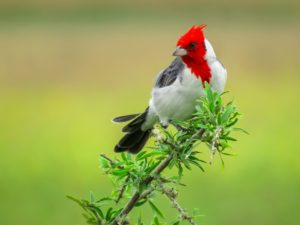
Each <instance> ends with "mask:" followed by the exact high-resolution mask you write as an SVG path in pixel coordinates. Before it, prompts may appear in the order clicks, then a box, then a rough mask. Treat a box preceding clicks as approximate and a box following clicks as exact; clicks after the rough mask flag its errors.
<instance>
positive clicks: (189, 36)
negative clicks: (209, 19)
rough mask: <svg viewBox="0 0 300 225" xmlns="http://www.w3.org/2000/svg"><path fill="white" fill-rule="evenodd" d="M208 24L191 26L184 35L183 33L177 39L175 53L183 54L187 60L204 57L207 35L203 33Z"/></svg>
mask: <svg viewBox="0 0 300 225" xmlns="http://www.w3.org/2000/svg"><path fill="white" fill-rule="evenodd" d="M204 27H206V25H204V24H202V25H200V26H193V27H191V28H190V29H189V30H188V31H187V32H186V33H185V34H184V35H182V36H181V37H180V38H179V40H178V41H177V48H176V49H175V51H174V53H173V55H174V56H181V57H182V58H183V59H185V60H192V61H193V60H199V59H203V57H204V55H205V53H206V48H205V43H204V40H205V37H204V34H203V28H204Z"/></svg>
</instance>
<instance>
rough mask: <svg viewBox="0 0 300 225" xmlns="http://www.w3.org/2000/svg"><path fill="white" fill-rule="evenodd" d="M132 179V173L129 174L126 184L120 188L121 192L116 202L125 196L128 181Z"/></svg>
mask: <svg viewBox="0 0 300 225" xmlns="http://www.w3.org/2000/svg"><path fill="white" fill-rule="evenodd" d="M129 179H130V174H128V176H127V177H126V179H125V181H124V184H123V185H122V187H121V189H120V193H119V195H118V197H117V199H116V203H119V201H120V200H121V199H122V198H123V194H124V192H125V189H126V186H127V182H128V181H129Z"/></svg>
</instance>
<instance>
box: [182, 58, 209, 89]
mask: <svg viewBox="0 0 300 225" xmlns="http://www.w3.org/2000/svg"><path fill="white" fill-rule="evenodd" d="M182 61H183V62H184V63H185V64H186V66H187V67H188V68H189V69H190V70H191V71H192V73H193V74H194V75H195V76H196V77H197V78H201V81H202V83H203V84H204V83H205V82H208V83H209V82H210V79H211V70H210V67H209V65H208V63H207V61H206V60H205V59H200V60H194V59H193V58H191V57H189V56H183V57H182Z"/></svg>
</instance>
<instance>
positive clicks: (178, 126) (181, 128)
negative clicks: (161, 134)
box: [171, 122, 187, 131]
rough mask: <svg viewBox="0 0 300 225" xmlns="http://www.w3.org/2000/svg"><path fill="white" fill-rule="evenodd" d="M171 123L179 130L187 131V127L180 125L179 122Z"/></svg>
mask: <svg viewBox="0 0 300 225" xmlns="http://www.w3.org/2000/svg"><path fill="white" fill-rule="evenodd" d="M171 124H172V125H173V126H174V127H175V128H176V129H177V130H178V131H186V130H187V129H186V128H184V127H182V126H180V125H179V124H175V123H172V122H171Z"/></svg>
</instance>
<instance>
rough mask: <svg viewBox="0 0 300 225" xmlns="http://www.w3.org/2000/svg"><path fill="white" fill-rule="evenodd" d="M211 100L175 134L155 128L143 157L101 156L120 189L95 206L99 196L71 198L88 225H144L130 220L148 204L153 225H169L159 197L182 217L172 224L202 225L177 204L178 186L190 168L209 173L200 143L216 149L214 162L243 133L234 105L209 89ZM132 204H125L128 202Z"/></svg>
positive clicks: (179, 125)
mask: <svg viewBox="0 0 300 225" xmlns="http://www.w3.org/2000/svg"><path fill="white" fill-rule="evenodd" d="M204 92H205V95H204V96H203V97H201V98H200V99H199V100H198V101H197V105H196V112H195V114H194V115H193V116H192V118H190V119H189V120H186V121H173V122H172V124H173V125H174V126H175V127H176V128H177V129H178V130H177V131H175V132H174V131H172V130H170V129H165V128H163V127H161V126H160V125H159V124H157V125H156V126H155V128H154V129H153V136H154V139H155V143H154V146H153V147H151V150H143V151H141V152H139V153H138V154H137V155H131V154H128V153H121V154H120V156H119V157H116V158H115V159H110V158H109V157H107V156H106V155H103V154H101V155H100V158H99V160H100V166H101V168H102V170H103V171H104V172H105V174H107V175H109V176H110V177H111V179H112V180H113V182H114V184H115V187H116V188H115V189H114V190H113V192H112V194H111V196H109V197H105V198H102V199H100V200H98V201H95V198H94V197H93V195H91V199H90V200H89V201H88V200H78V199H75V198H73V197H70V196H68V198H70V199H71V200H73V201H75V202H76V203H78V204H79V205H80V206H81V207H82V208H83V209H84V214H83V215H84V217H85V218H86V222H87V223H88V224H92V225H119V224H122V225H123V224H143V223H142V220H141V218H139V219H138V221H137V222H134V221H130V218H129V216H128V214H129V213H130V212H131V211H132V210H133V209H134V208H137V207H142V206H143V205H144V204H146V203H148V204H149V205H150V207H151V208H152V211H153V220H152V222H151V223H152V224H155V225H160V224H166V223H165V222H161V221H160V220H165V218H164V215H163V212H162V210H161V209H160V207H159V206H157V205H156V204H155V203H154V199H155V196H156V193H160V194H162V195H165V196H166V197H167V198H168V199H169V201H170V203H171V206H173V207H174V208H175V209H176V210H177V213H178V218H177V220H176V221H173V222H172V223H170V224H173V225H178V224H180V223H181V222H182V221H183V220H186V221H187V222H189V223H190V224H192V225H196V224H197V223H196V222H195V221H196V220H195V216H197V215H189V213H188V212H187V210H185V209H184V208H183V207H182V206H181V205H180V204H179V202H178V201H177V199H176V198H177V195H178V193H177V191H176V187H177V186H178V185H182V183H181V178H182V175H183V173H184V171H185V170H186V169H188V170H191V169H193V168H195V167H196V168H199V169H200V170H201V171H203V172H204V164H205V163H206V161H205V160H204V159H203V158H200V157H199V154H200V152H199V146H198V145H199V144H200V143H204V144H206V145H207V146H208V149H209V150H210V154H211V157H210V160H209V163H212V162H213V159H214V156H215V153H219V155H220V156H221V157H220V158H221V161H222V163H224V162H223V159H222V155H231V154H230V153H229V152H228V148H229V147H230V142H232V141H236V139H235V138H233V137H232V131H235V130H237V131H243V132H245V131H244V130H243V129H241V128H237V127H236V124H237V122H238V120H239V117H240V114H239V112H238V111H237V109H236V107H235V106H234V104H233V102H229V103H227V104H223V101H222V95H219V94H217V93H216V92H214V91H213V90H212V89H211V87H210V86H209V85H208V84H206V85H205V90H204ZM166 169H169V170H173V169H175V170H177V176H166V175H165V174H163V172H164V170H166ZM125 201H127V202H126V203H125V205H124V202H125Z"/></svg>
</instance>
